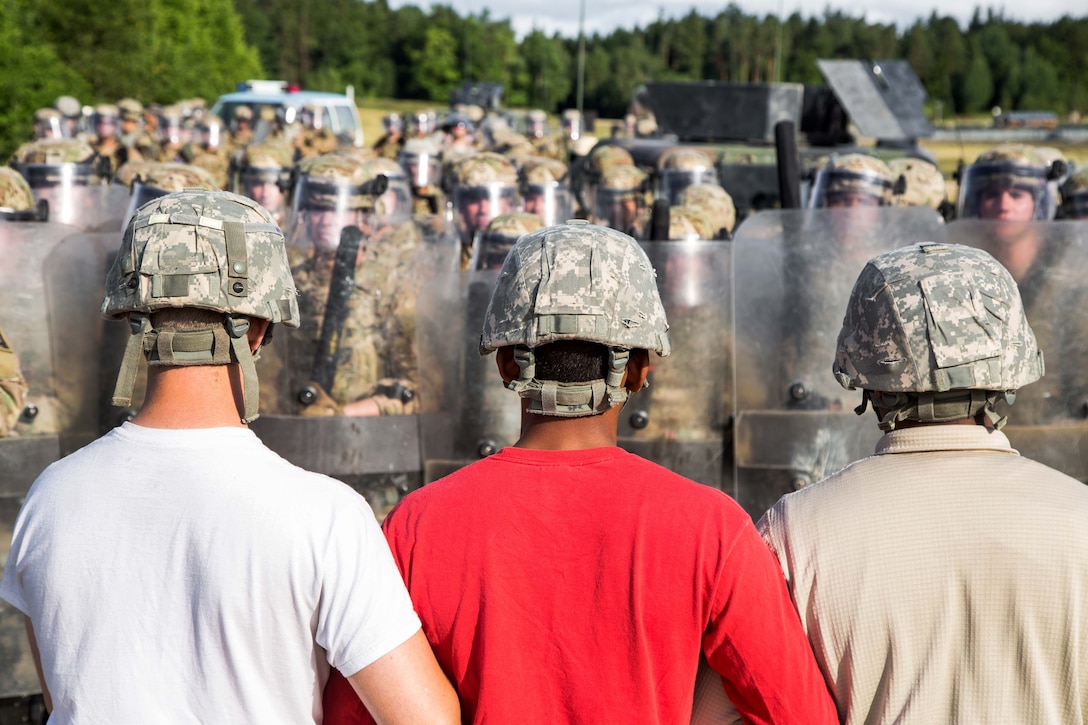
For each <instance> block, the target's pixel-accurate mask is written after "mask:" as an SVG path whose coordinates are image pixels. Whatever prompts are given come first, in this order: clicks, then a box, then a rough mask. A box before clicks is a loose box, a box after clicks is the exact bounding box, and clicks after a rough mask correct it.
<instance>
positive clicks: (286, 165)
mask: <svg viewBox="0 0 1088 725" xmlns="http://www.w3.org/2000/svg"><path fill="white" fill-rule="evenodd" d="M291 151H292V149H291V146H290V144H288V143H287V142H286V141H283V140H282V139H274V140H266V141H261V142H259V143H255V144H250V145H249V146H246V148H245V150H244V151H242V152H241V157H240V160H239V162H238V168H237V173H236V174H234V175H232V177H231V184H232V186H233V188H232V189H231V190H232V191H234V192H235V193H238V194H242V195H243V196H248V197H249V198H250V199H253V200H255V201H256V202H257V203H259V204H260V205H261V206H263V207H264V208H265V209H267V210H268V211H269V213H271V214H272V218H273V219H275V220H276V223H277V224H279V225H280V226H286V225H287V212H288V211H289V210H290V208H291V204H290V182H291V167H292V166H294V163H293V161H292V159H291Z"/></svg>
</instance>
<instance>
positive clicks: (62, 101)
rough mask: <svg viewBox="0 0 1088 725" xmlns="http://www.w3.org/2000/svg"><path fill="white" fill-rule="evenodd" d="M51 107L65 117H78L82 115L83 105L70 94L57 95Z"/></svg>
mask: <svg viewBox="0 0 1088 725" xmlns="http://www.w3.org/2000/svg"><path fill="white" fill-rule="evenodd" d="M53 107H54V108H56V109H57V110H58V111H60V112H61V114H63V115H64V117H65V118H78V117H79V116H81V115H83V105H82V104H81V103H80V102H79V101H78V100H76V99H75V98H73V97H72V96H57V100H55V101H53Z"/></svg>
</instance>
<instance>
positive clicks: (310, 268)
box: [287, 154, 421, 415]
mask: <svg viewBox="0 0 1088 725" xmlns="http://www.w3.org/2000/svg"><path fill="white" fill-rule="evenodd" d="M300 172H301V176H300V181H299V186H298V188H296V190H295V205H296V213H295V215H294V218H293V227H294V228H293V229H292V231H291V232H290V234H289V238H290V244H292V245H294V249H293V250H289V256H291V257H293V258H294V259H295V262H294V263H293V265H292V273H293V275H294V278H295V281H296V284H297V285H298V289H299V307H300V309H301V310H302V318H303V325H302V328H301V329H300V331H299V333H298V334H297V335H295V336H293V340H294V342H293V343H292V344H291V346H290V352H289V359H288V362H287V364H288V367H289V370H290V376H291V378H292V385H291V388H292V392H293V391H295V390H298V389H300V388H301V387H302V383H304V382H305V381H307V380H309V379H310V377H311V372H312V370H313V365H314V360H315V359H316V356H317V352H318V349H319V346H320V341H321V329H322V325H323V323H324V319H325V312H326V302H327V297H328V292H329V284H330V282H331V281H332V272H333V263H332V256H333V255H335V249H333V250H328V249H327V248H326V247H328V246H329V242H324V243H322V244H318V243H317V240H313V239H308V238H307V234H308V228H307V226H306V224H307V220H306V218H305V215H306V213H307V212H310V213H316V210H317V209H321V208H333V209H341V210H343V211H345V212H352V213H355V212H356V211H365V212H367V213H368V218H369V219H371V220H374V221H376V220H377V217H376V216H375V213H380V201H379V199H375V198H374V197H373V196H372V195H369V194H367V193H364V192H363V185H364V184H366V183H368V182H370V181H372V179H373V178H374V177H375V176H376V175H377V174H376V172H374V171H373V170H372V169H369V168H368V167H367V165H366V164H365V162H363V161H362V160H359V159H355V158H351V157H347V156H340V155H335V154H334V155H329V156H323V157H318V158H316V159H313V160H312V161H310V162H308V163H306V164H304V165H303V166H302V168H301V169H300ZM316 205H320V206H316ZM343 221H345V222H346V223H353V222H352V221H351V220H347V219H344V220H343ZM412 231H414V227H413V226H412V223H411V222H406V223H403V224H397V225H388V226H384V227H379V228H377V230H376V231H371V232H370V233H369V235H368V236H367V237H366V238H364V243H363V247H364V249H365V252H363V253H362V254H361V255H360V257H359V261H358V262H357V264H356V268H355V274H354V280H353V286H352V293H351V296H350V298H349V299H348V303H347V304H348V310H347V315H346V320H345V322H344V326H343V330H342V333H341V338H340V339H341V342H340V344H339V346H338V348H337V353H336V356H337V367H336V372H335V376H334V377H333V381H332V385H331V387H330V389H329V390H327V391H323V392H325V393H327V396H328V399H319V401H318V402H317V403H316V404H314V405H311V406H309V407H307V408H305V409H304V410H303V413H304V414H306V415H332V414H337V413H340V412H342V407H343V406H345V405H348V404H351V403H354V402H356V401H359V400H363V399H372V400H373V401H374V402H375V403H376V404H377V406H378V409H379V411H380V413H381V414H382V415H407V414H411V413H413V412H415V410H416V406H417V405H418V403H417V402H416V397H415V396H416V392H417V381H418V373H417V370H416V362H415V360H416V355H415V294H414V289H413V286H412V283H413V280H414V279H415V273H416V271H417V270H413V269H412V265H411V264H410V262H411V257H412V252H413V251H414V247H415V245H416V244H417V243H418V241H419V240H420V239H421V237H418V236H417V237H414V238H413V236H412ZM337 243H338V242H337ZM319 397H320V396H319Z"/></svg>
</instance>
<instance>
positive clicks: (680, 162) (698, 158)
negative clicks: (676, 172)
mask: <svg viewBox="0 0 1088 725" xmlns="http://www.w3.org/2000/svg"><path fill="white" fill-rule="evenodd" d="M661 168H662V169H689V170H690V169H713V168H714V161H713V160H712V159H711V158H710V156H709V155H708V154H707V153H706V152H705V151H703V150H702V149H696V148H691V147H690V146H677V147H676V148H673V149H671V150H670V151H669V153H667V154H665V156H664V158H663V159H662V160H661Z"/></svg>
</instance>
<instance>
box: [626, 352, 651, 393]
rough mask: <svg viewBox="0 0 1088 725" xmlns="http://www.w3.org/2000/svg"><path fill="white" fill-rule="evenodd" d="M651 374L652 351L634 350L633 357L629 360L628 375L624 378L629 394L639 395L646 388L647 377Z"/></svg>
mask: <svg viewBox="0 0 1088 725" xmlns="http://www.w3.org/2000/svg"><path fill="white" fill-rule="evenodd" d="M649 374H650V351H649V350H632V351H631V357H630V358H629V359H628V360H627V374H626V375H625V376H624V387H626V388H627V390H628V391H629V392H632V393H637V392H638V391H639V390H642V389H643V388H644V387H645V386H646V376H647V375H649Z"/></svg>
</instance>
